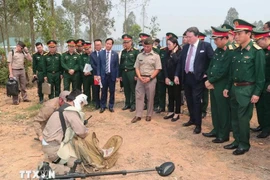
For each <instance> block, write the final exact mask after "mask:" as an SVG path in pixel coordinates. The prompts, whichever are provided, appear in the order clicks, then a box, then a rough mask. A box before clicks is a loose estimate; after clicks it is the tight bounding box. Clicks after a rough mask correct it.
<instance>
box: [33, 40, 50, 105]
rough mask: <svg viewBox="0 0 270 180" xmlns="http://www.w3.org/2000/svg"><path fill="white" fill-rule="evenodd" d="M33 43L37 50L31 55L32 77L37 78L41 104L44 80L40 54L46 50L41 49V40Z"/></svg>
mask: <svg viewBox="0 0 270 180" xmlns="http://www.w3.org/2000/svg"><path fill="white" fill-rule="evenodd" d="M35 45H36V48H37V52H35V53H34V54H33V56H32V59H33V61H32V69H33V78H34V79H37V84H38V97H39V103H40V104H42V103H43V98H44V96H43V94H42V83H43V82H44V73H43V66H44V63H43V58H42V56H43V55H44V54H46V53H47V52H46V51H44V50H43V44H42V43H41V42H37V43H36V44H35Z"/></svg>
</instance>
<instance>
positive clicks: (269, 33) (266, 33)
mask: <svg viewBox="0 0 270 180" xmlns="http://www.w3.org/2000/svg"><path fill="white" fill-rule="evenodd" d="M253 34H254V36H253V37H254V40H255V41H258V40H259V39H261V38H264V37H270V31H257V30H253Z"/></svg>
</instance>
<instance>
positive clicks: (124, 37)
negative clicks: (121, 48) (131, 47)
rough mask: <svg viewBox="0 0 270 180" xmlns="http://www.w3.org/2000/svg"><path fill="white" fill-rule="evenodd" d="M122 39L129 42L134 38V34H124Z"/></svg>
mask: <svg viewBox="0 0 270 180" xmlns="http://www.w3.org/2000/svg"><path fill="white" fill-rule="evenodd" d="M122 39H123V41H124V42H129V41H130V40H132V36H131V35H128V34H123V35H122Z"/></svg>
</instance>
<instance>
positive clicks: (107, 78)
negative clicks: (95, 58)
mask: <svg viewBox="0 0 270 180" xmlns="http://www.w3.org/2000/svg"><path fill="white" fill-rule="evenodd" d="M106 53H107V51H106V50H102V51H101V52H100V53H99V59H100V61H99V62H98V66H97V75H98V76H100V77H101V83H102V86H103V88H102V90H101V103H100V106H101V108H106V104H107V96H108V88H109V91H110V100H109V108H113V106H114V101H115V83H116V78H118V77H119V76H118V71H119V57H118V53H117V52H115V51H112V50H111V53H110V73H108V74H106Z"/></svg>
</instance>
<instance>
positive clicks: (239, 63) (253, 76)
mask: <svg viewBox="0 0 270 180" xmlns="http://www.w3.org/2000/svg"><path fill="white" fill-rule="evenodd" d="M233 22H234V25H235V41H236V42H237V43H238V44H239V47H238V48H236V49H235V52H234V55H233V58H232V63H231V69H230V76H229V83H228V85H227V87H226V88H225V90H224V91H223V95H224V96H225V97H229V94H230V103H231V114H232V116H231V118H232V119H231V122H232V130H233V136H234V142H233V143H231V144H229V145H226V146H224V148H225V149H236V150H235V151H234V152H233V154H234V155H241V154H244V153H246V152H247V151H248V150H249V148H250V143H249V138H250V132H249V128H250V124H249V122H250V120H251V118H252V114H253V106H254V104H255V103H257V102H258V100H259V98H260V95H261V92H262V90H263V87H264V84H265V73H264V72H265V54H264V52H263V50H262V49H261V48H260V47H259V46H258V45H257V44H255V43H253V42H252V40H251V39H250V37H251V32H252V29H253V27H255V26H254V25H252V24H250V23H248V22H246V21H244V20H241V19H235V20H234V21H233Z"/></svg>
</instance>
